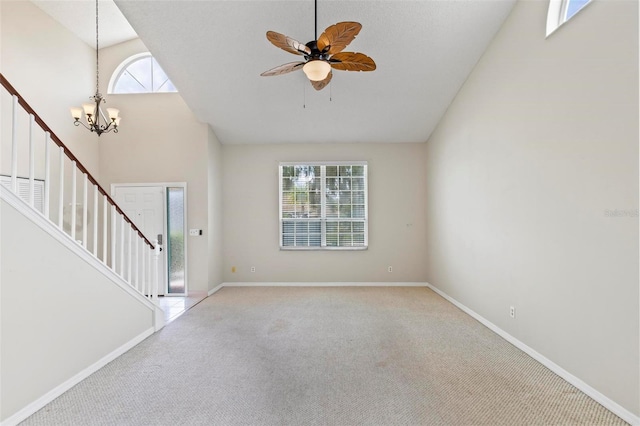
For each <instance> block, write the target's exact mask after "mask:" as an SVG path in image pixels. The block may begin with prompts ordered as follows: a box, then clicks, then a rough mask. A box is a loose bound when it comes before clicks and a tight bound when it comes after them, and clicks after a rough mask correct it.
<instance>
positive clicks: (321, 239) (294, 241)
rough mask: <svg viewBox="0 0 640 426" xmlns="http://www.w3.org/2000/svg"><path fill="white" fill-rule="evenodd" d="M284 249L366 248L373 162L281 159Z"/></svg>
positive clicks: (282, 238) (281, 244)
mask: <svg viewBox="0 0 640 426" xmlns="http://www.w3.org/2000/svg"><path fill="white" fill-rule="evenodd" d="M279 169H280V173H279V176H280V185H279V191H280V248H281V249H282V250H296V249H302V250H309V249H312V250H313V249H315V250H323V249H331V250H363V249H366V248H367V246H368V244H369V237H368V211H367V197H368V195H367V189H368V184H367V163H366V162H346V163H345V162H331V163H329V162H327V163H321V164H320V163H281V164H280V168H279Z"/></svg>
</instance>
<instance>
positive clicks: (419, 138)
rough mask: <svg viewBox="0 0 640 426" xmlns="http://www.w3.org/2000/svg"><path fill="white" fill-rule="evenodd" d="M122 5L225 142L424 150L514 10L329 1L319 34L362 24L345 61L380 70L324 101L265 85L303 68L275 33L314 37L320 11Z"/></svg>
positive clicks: (294, 81) (284, 83)
mask: <svg viewBox="0 0 640 426" xmlns="http://www.w3.org/2000/svg"><path fill="white" fill-rule="evenodd" d="M74 3H75V2H74ZM116 4H117V6H118V7H119V8H120V10H121V11H122V13H123V14H124V16H125V17H126V19H127V20H128V21H129V22H130V23H131V25H132V26H133V28H134V29H135V30H136V32H137V33H138V34H139V36H140V38H141V39H142V41H143V42H144V43H145V45H146V46H147V47H148V48H149V49H150V51H151V52H152V53H153V55H154V56H155V57H156V58H157V59H158V61H159V62H160V64H161V65H162V66H163V68H164V69H165V71H166V72H167V73H168V75H169V76H170V77H171V79H172V81H173V82H174V83H175V85H176V87H177V88H178V90H179V91H180V93H181V94H182V96H183V98H184V99H185V101H186V102H187V104H188V105H189V107H190V108H191V109H192V111H193V112H194V113H195V114H196V116H197V117H198V118H199V119H200V120H202V121H203V122H207V123H209V124H210V125H211V126H212V128H213V130H214V132H215V133H216V135H217V136H218V138H219V139H220V141H221V142H222V143H224V144H239V143H322V142H338V143H342V142H425V141H426V140H427V139H428V137H429V135H430V134H431V132H432V131H433V130H434V127H435V126H436V124H437V122H438V121H439V119H440V118H441V117H442V115H443V114H444V112H445V110H446V109H447V107H448V106H449V104H450V103H451V101H452V100H453V98H454V97H455V95H456V93H457V91H458V90H459V88H460V86H461V85H462V84H463V82H464V81H465V79H466V78H467V76H468V75H469V73H470V71H471V70H472V68H473V66H474V65H475V63H476V62H477V60H478V59H479V58H480V56H481V55H482V53H483V52H484V50H485V49H486V47H487V46H488V44H489V43H490V41H491V39H492V38H493V36H494V35H495V33H496V32H497V31H498V29H499V28H500V26H501V25H502V22H503V21H504V19H505V18H506V17H507V15H508V13H509V11H510V10H511V7H512V6H513V4H514V0H423V1H404V0H387V1H371V0H368V1H348V0H342V1H335V0H326V1H323V0H320V1H319V2H318V32H322V30H323V29H324V28H326V27H327V26H329V25H331V24H334V23H336V22H340V21H357V22H360V23H361V24H362V26H363V28H362V31H361V32H360V34H359V35H358V37H357V38H356V39H355V40H354V41H353V42H352V43H351V45H350V46H349V47H348V48H347V49H346V50H348V51H356V52H362V53H366V54H367V55H369V56H371V57H372V58H373V59H374V60H375V61H376V64H377V70H376V71H373V72H367V73H359V72H346V71H334V77H333V80H332V83H331V85H330V87H327V88H325V89H324V90H322V91H320V92H317V91H315V90H314V89H313V88H312V87H311V85H310V84H309V82H308V80H307V79H306V78H305V75H304V73H303V72H302V71H296V72H293V73H290V74H286V75H281V76H277V77H261V76H260V73H261V72H263V71H265V70H268V69H271V68H273V67H275V66H277V65H280V64H283V63H286V62H292V61H296V60H298V58H299V57H297V56H294V55H292V54H290V53H287V52H284V51H282V50H280V49H278V48H276V47H275V46H273V45H271V44H270V43H269V42H268V41H267V39H266V37H265V33H266V31H267V30H273V31H277V32H280V33H283V34H285V35H288V36H290V37H292V38H294V39H297V40H299V41H301V42H303V43H306V42H308V41H310V40H312V39H313V38H314V14H313V13H314V6H313V1H311V0H304V1H298V0H285V1H274V0H261V1H246V0H242V1H240V0H232V1H218V0H205V1H186V0H166V1H156V0H151V1H149V0H116Z"/></svg>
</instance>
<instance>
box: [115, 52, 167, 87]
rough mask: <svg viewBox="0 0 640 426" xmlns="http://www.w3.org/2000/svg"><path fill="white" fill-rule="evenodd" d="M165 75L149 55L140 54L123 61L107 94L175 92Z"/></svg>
mask: <svg viewBox="0 0 640 426" xmlns="http://www.w3.org/2000/svg"><path fill="white" fill-rule="evenodd" d="M177 91H178V90H176V87H175V86H174V85H173V83H172V82H171V80H169V77H168V76H167V74H166V73H165V72H164V71H163V69H162V67H160V65H159V64H158V61H156V60H155V58H154V57H153V56H151V53H148V52H147V53H140V54H137V55H133V56H131V57H129V58H127V59H125V60H124V61H123V62H122V63H121V64H120V65H119V66H118V68H116V70H115V71H114V73H113V75H112V76H111V80H110V81H109V93H110V94H111V93H116V94H117V93H168V92H177Z"/></svg>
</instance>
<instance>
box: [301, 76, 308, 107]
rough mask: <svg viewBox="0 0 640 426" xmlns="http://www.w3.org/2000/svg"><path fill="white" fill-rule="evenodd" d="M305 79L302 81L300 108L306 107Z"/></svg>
mask: <svg viewBox="0 0 640 426" xmlns="http://www.w3.org/2000/svg"><path fill="white" fill-rule="evenodd" d="M305 83H306V81H303V82H302V108H306V107H307V85H306V84H305Z"/></svg>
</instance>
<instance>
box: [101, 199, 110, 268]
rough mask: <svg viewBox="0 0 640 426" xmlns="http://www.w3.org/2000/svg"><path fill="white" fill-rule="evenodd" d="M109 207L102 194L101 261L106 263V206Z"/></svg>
mask: <svg viewBox="0 0 640 426" xmlns="http://www.w3.org/2000/svg"><path fill="white" fill-rule="evenodd" d="M108 207H109V203H108V201H107V196H106V195H103V196H102V263H104V264H105V265H106V264H107V224H108V219H109V218H108V217H107V208H108Z"/></svg>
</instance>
